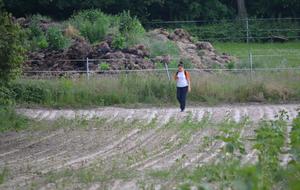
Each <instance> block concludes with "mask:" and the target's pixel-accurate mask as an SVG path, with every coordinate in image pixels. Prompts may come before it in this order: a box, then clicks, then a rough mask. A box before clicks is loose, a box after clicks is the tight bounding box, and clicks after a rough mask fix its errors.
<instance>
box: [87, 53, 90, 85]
mask: <svg viewBox="0 0 300 190" xmlns="http://www.w3.org/2000/svg"><path fill="white" fill-rule="evenodd" d="M86 76H87V79H88V80H89V79H90V63H89V58H88V57H87V58H86Z"/></svg>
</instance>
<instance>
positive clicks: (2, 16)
mask: <svg viewBox="0 0 300 190" xmlns="http://www.w3.org/2000/svg"><path fill="white" fill-rule="evenodd" d="M0 34H1V35H0V86H2V85H3V84H5V83H7V82H9V81H10V80H11V79H14V78H16V76H17V74H18V73H19V72H20V68H21V63H22V62H23V61H24V53H25V49H24V47H23V43H24V32H23V31H22V30H21V29H20V27H19V26H18V25H16V24H15V23H14V22H13V20H12V17H11V15H9V14H8V13H6V12H2V11H1V12H0Z"/></svg>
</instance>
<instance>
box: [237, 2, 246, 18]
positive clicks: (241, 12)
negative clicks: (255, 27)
mask: <svg viewBox="0 0 300 190" xmlns="http://www.w3.org/2000/svg"><path fill="white" fill-rule="evenodd" d="M237 8H238V17H239V18H247V9H246V5H245V0H237Z"/></svg>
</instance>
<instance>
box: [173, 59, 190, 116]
mask: <svg viewBox="0 0 300 190" xmlns="http://www.w3.org/2000/svg"><path fill="white" fill-rule="evenodd" d="M174 79H175V80H176V86H177V100H178V102H179V104H180V110H181V112H184V110H185V105H186V97H187V93H188V92H191V75H190V73H189V72H188V71H185V70H184V66H183V63H182V62H181V61H180V63H179V64H178V71H177V72H176V74H175V76H174Z"/></svg>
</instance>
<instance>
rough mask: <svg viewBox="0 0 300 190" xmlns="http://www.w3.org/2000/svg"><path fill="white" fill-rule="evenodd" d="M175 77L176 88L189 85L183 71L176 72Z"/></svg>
mask: <svg viewBox="0 0 300 190" xmlns="http://www.w3.org/2000/svg"><path fill="white" fill-rule="evenodd" d="M177 77H178V79H177V87H186V86H188V85H189V84H188V81H187V79H186V76H185V74H184V71H181V72H178V74H177Z"/></svg>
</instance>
